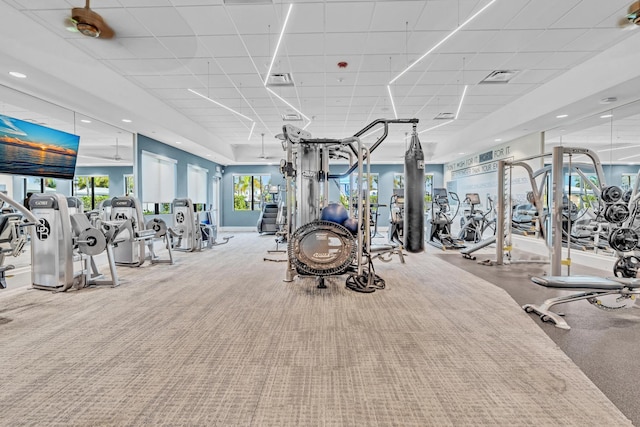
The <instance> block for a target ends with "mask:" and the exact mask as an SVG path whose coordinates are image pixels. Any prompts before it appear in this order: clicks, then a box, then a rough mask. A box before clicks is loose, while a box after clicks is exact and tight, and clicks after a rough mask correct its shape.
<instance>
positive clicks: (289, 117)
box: [282, 113, 302, 122]
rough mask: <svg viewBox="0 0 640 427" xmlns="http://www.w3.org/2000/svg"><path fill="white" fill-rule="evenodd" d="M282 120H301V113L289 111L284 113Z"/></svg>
mask: <svg viewBox="0 0 640 427" xmlns="http://www.w3.org/2000/svg"><path fill="white" fill-rule="evenodd" d="M282 120H283V121H285V122H301V121H302V117H300V114H296V113H287V114H283V115H282Z"/></svg>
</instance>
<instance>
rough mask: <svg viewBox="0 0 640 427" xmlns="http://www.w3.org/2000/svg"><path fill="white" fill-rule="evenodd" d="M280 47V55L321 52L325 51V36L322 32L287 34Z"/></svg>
mask: <svg viewBox="0 0 640 427" xmlns="http://www.w3.org/2000/svg"><path fill="white" fill-rule="evenodd" d="M274 49H275V47H274ZM280 49H281V51H280V52H278V55H308V54H309V53H315V54H320V53H322V52H323V51H324V36H323V35H322V34H287V36H286V37H284V39H283V43H282V45H281V47H280Z"/></svg>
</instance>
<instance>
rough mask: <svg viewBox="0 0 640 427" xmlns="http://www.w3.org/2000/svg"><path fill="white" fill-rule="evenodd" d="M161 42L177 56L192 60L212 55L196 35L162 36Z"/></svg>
mask: <svg viewBox="0 0 640 427" xmlns="http://www.w3.org/2000/svg"><path fill="white" fill-rule="evenodd" d="M159 40H160V43H161V44H162V45H163V46H164V47H165V48H167V49H168V50H169V51H170V52H171V53H172V54H173V55H174V56H175V57H176V58H179V59H184V60H191V59H193V58H201V57H207V56H211V54H210V53H209V52H208V51H207V50H206V48H205V47H204V46H203V45H202V43H199V40H198V38H197V37H195V36H181V37H160V38H159Z"/></svg>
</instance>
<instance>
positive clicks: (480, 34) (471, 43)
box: [438, 30, 499, 53]
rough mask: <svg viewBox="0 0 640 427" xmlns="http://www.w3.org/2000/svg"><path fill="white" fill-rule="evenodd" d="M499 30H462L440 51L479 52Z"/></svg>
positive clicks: (439, 50) (439, 49)
mask: <svg viewBox="0 0 640 427" xmlns="http://www.w3.org/2000/svg"><path fill="white" fill-rule="evenodd" d="M498 33H499V31H486V30H482V31H470V30H469V31H467V30H461V31H460V32H458V33H456V34H455V35H454V36H453V37H451V38H450V39H449V40H447V41H446V42H445V43H443V44H442V46H440V47H439V48H438V52H440V53H443V52H446V53H451V52H472V53H475V52H479V51H481V50H482V47H483V46H485V45H486V44H487V43H488V42H489V41H490V40H491V39H492V38H494V37H495V36H496V34H498Z"/></svg>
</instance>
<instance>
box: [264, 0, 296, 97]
mask: <svg viewBox="0 0 640 427" xmlns="http://www.w3.org/2000/svg"><path fill="white" fill-rule="evenodd" d="M291 9H293V3H291V4H290V5H289V10H288V11H287V16H286V17H285V18H284V24H282V30H281V31H280V37H278V43H277V44H276V50H275V51H274V52H273V57H272V58H271V64H269V71H267V75H266V76H265V78H264V82H263V83H264V85H265V86H266V85H267V80H269V76H270V75H271V69H272V68H273V63H274V62H275V61H276V57H277V56H278V49H280V43H281V42H282V37H283V36H284V30H285V29H286V28H287V22H289V16H290V15H291Z"/></svg>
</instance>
